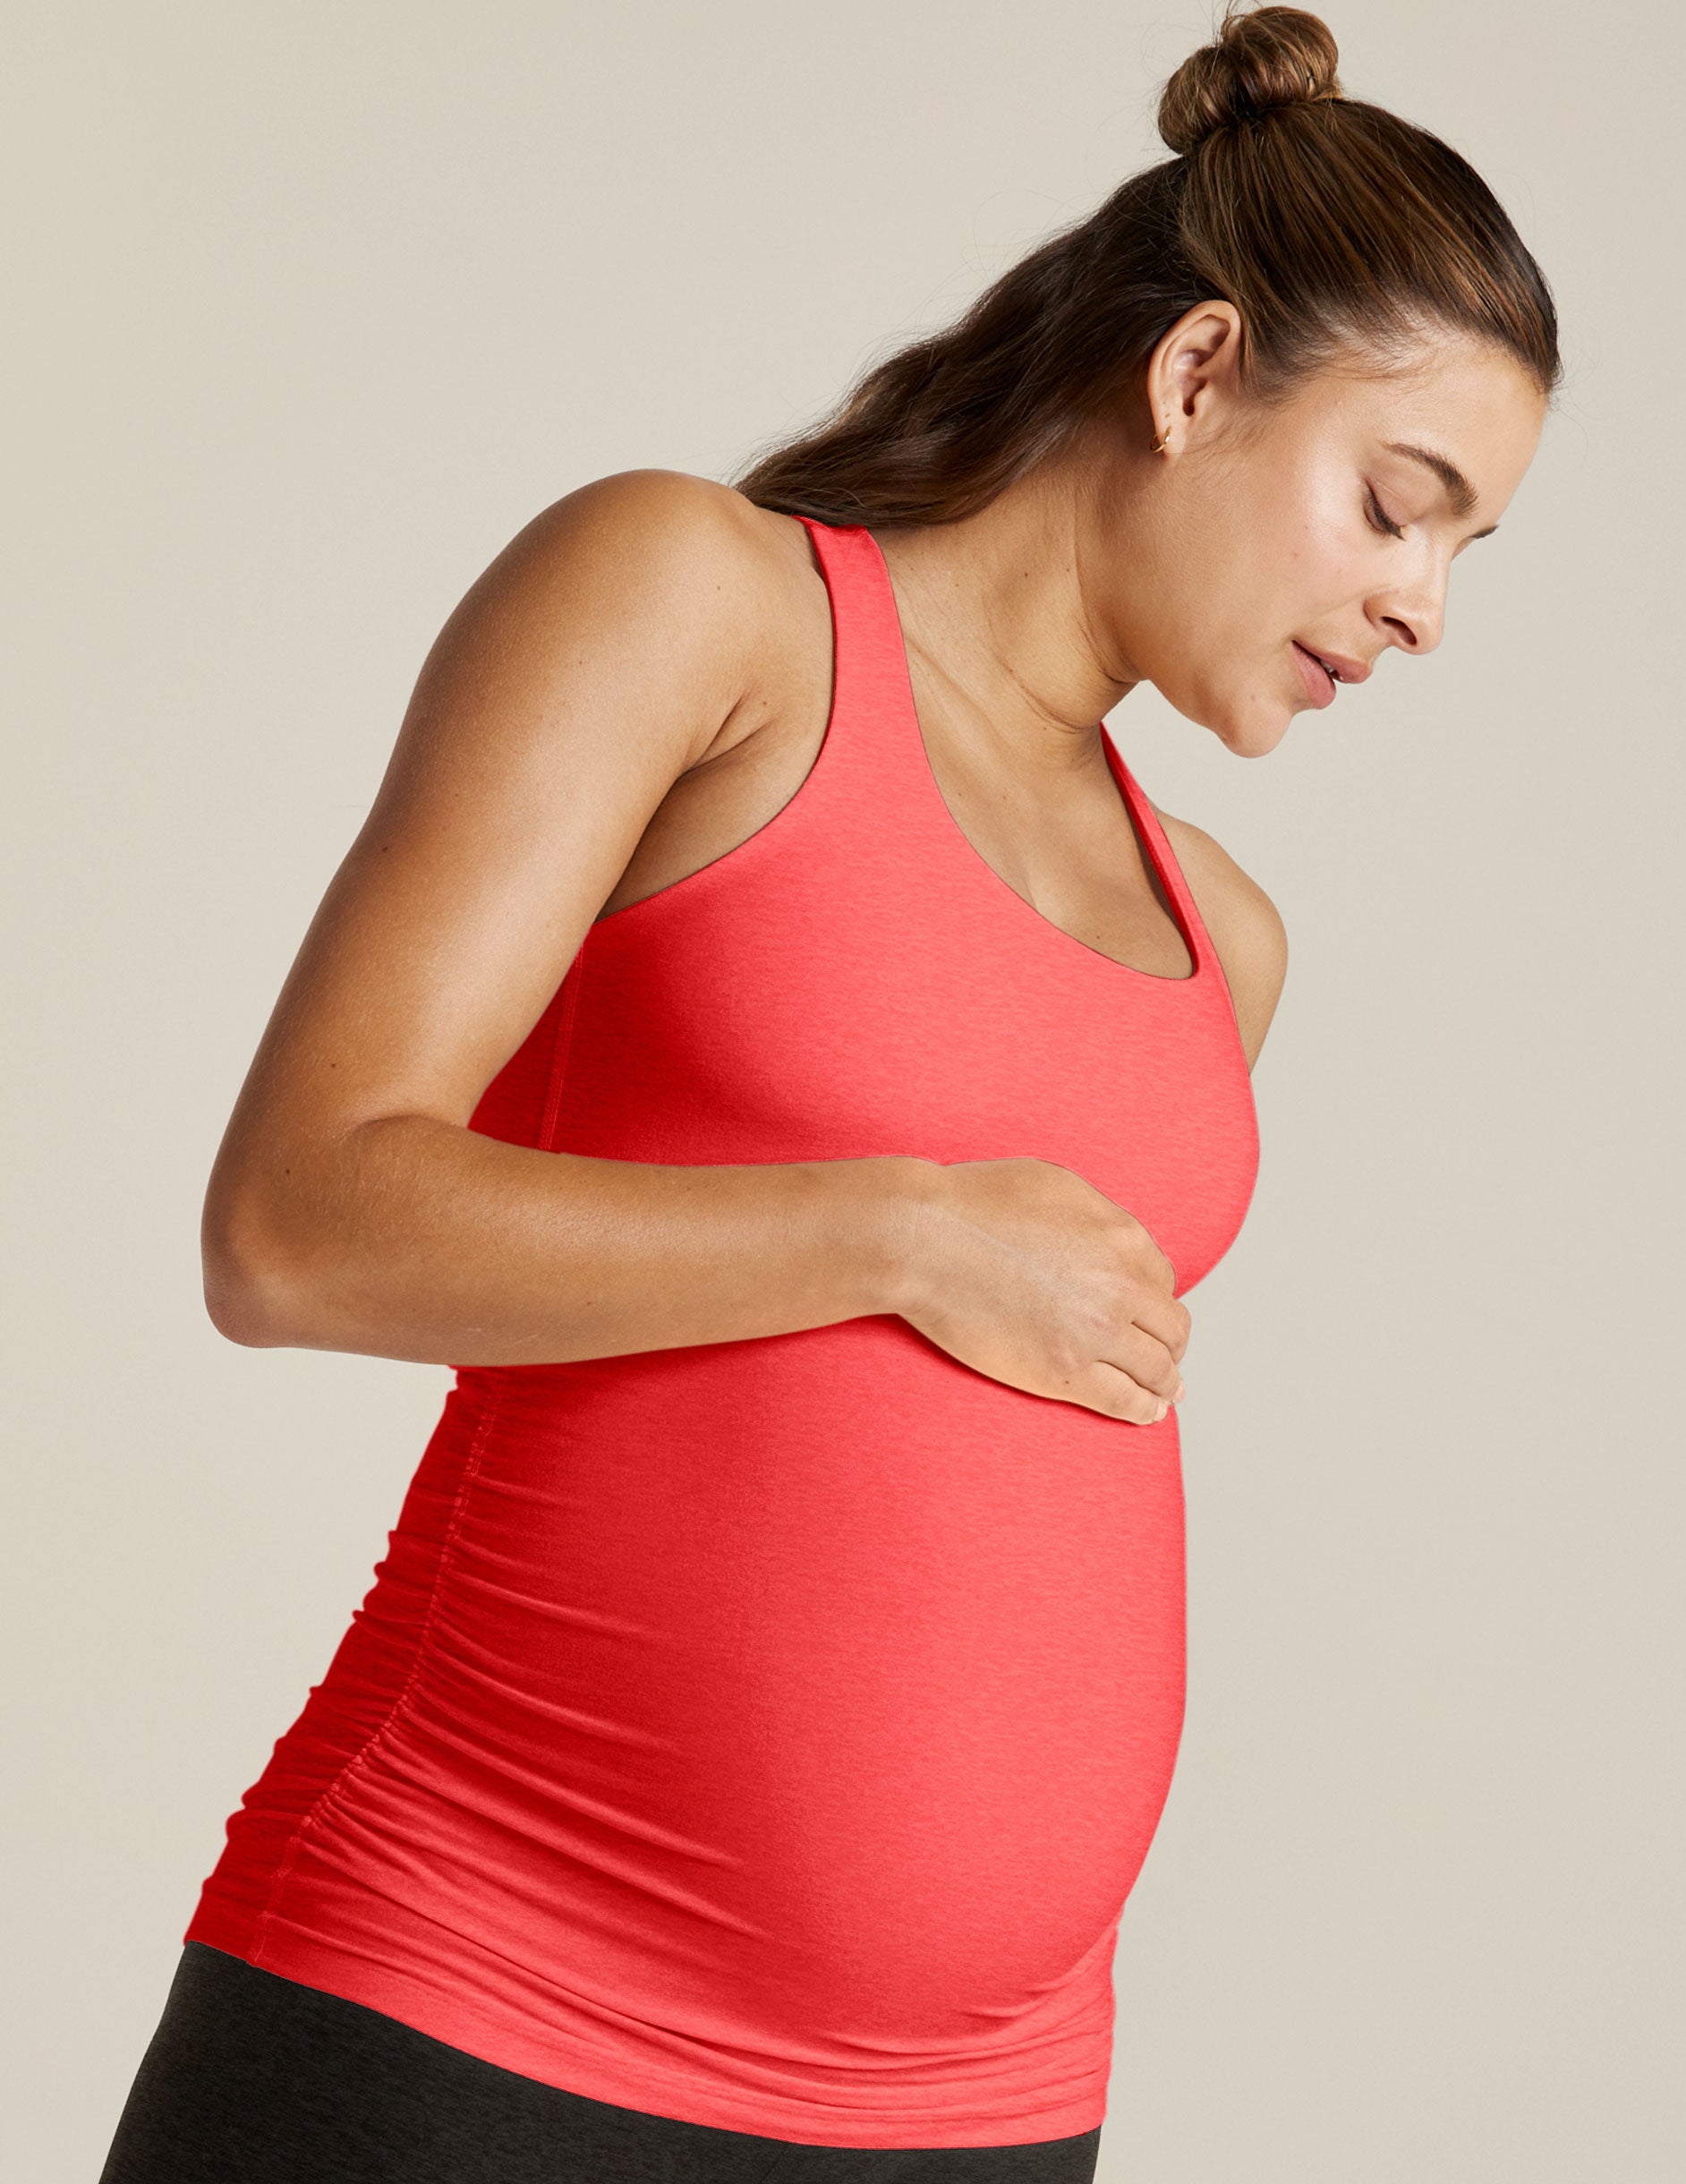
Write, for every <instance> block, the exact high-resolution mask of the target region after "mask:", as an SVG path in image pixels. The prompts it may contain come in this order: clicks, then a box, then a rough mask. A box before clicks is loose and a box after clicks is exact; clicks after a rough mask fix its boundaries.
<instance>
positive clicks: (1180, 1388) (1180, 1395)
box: [1171, 1380, 1188, 1403]
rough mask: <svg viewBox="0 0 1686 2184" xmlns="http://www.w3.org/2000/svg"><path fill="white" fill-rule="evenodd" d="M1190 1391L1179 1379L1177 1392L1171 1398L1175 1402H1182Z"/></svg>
mask: <svg viewBox="0 0 1686 2184" xmlns="http://www.w3.org/2000/svg"><path fill="white" fill-rule="evenodd" d="M1187 1394H1188V1389H1187V1388H1186V1387H1185V1386H1183V1384H1182V1382H1181V1381H1180V1380H1179V1381H1178V1383H1177V1393H1176V1394H1175V1395H1173V1396H1172V1397H1171V1401H1172V1402H1173V1403H1180V1402H1181V1401H1182V1399H1183V1397H1184V1396H1185V1395H1187Z"/></svg>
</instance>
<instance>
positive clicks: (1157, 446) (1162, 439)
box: [1154, 425, 1171, 455]
mask: <svg viewBox="0 0 1686 2184" xmlns="http://www.w3.org/2000/svg"><path fill="white" fill-rule="evenodd" d="M1170 440H1171V427H1170V426H1169V425H1167V426H1166V427H1165V429H1164V431H1162V433H1161V434H1160V436H1159V438H1158V439H1156V440H1155V441H1154V454H1155V455H1163V454H1164V452H1165V450H1166V448H1167V447H1168V445H1169V444H1170Z"/></svg>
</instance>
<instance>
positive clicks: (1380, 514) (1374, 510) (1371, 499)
mask: <svg viewBox="0 0 1686 2184" xmlns="http://www.w3.org/2000/svg"><path fill="white" fill-rule="evenodd" d="M1364 498H1365V503H1366V512H1367V515H1368V516H1369V519H1370V524H1371V527H1372V528H1373V529H1375V530H1376V531H1384V532H1386V533H1387V535H1388V536H1389V537H1390V538H1395V539H1402V538H1403V537H1404V535H1405V526H1404V525H1403V524H1396V523H1395V522H1394V521H1393V518H1392V516H1390V515H1389V514H1388V512H1387V510H1386V509H1385V508H1384V507H1383V506H1382V504H1381V502H1380V501H1379V500H1378V499H1376V497H1375V488H1374V487H1373V486H1370V487H1367V488H1366V489H1365V496H1364Z"/></svg>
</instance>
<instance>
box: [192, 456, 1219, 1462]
mask: <svg viewBox="0 0 1686 2184" xmlns="http://www.w3.org/2000/svg"><path fill="white" fill-rule="evenodd" d="M771 539H772V534H771V533H769V531H768V530H767V528H766V526H765V520H764V518H763V517H762V516H760V515H759V514H757V513H756V512H754V511H753V510H751V509H750V508H749V504H748V503H747V502H745V501H744V500H743V499H741V497H739V496H737V495H735V494H732V493H730V492H729V491H728V490H727V489H725V488H723V487H719V486H714V485H711V484H710V483H708V482H706V481H704V480H701V479H693V478H685V477H682V476H680V475H678V474H677V473H670V472H634V473H626V474H624V475H622V476H620V477H616V478H609V479H604V480H601V481H600V482H598V483H597V484H595V485H592V486H588V487H586V488H584V489H583V491H580V492H578V493H575V494H572V495H570V496H569V497H568V498H567V499H565V500H561V501H558V503H557V504H556V505H555V507H554V508H548V509H546V510H545V512H544V514H543V515H542V516H539V517H538V518H536V519H535V520H534V522H533V523H532V524H530V525H528V526H527V528H526V529H525V530H524V532H522V533H521V534H520V535H519V536H518V537H517V538H516V539H515V540H514V541H513V542H511V544H510V545H509V546H508V547H507V549H506V550H505V551H504V552H503V553H502V554H500V555H499V556H498V559H497V560H496V561H495V562H493V564H492V565H491V567H490V568H489V569H488V570H487V571H486V573H485V575H484V576H481V578H480V580H479V581H478V582H477V583H476V584H474V585H473V587H472V588H471V590H470V591H469V593H467V595H466V597H465V598H464V601H462V603H461V605H460V606H459V607H458V608H457V609H456V612H455V613H454V614H453V615H452V616H451V618H450V619H449V620H448V621H447V624H446V627H445V628H444V629H443V631H442V632H441V633H440V636H439V640H438V642H437V643H436V644H435V645H434V647H433V649H432V651H431V652H430V654H429V656H428V659H427V661H426V662H425V664H424V666H423V668H422V671H421V677H420V678H419V680H418V682H417V685H416V688H415V692H414V695H413V697H412V700H411V703H410V705H409V708H408V710H407V712H406V713H405V716H404V722H403V725H402V728H401V729H400V731H399V735H398V739H397V743H396V746H395V749H394V752H393V756H392V760H391V764H389V766H388V767H387V773H386V776H385V779H384V780H383V781H382V782H381V785H380V789H379V794H378V795H377V797H376V798H375V802H374V806H373V807H372V809H371V810H370V815H369V818H368V821H367V822H366V823H365V824H364V826H363V828H362V831H361V832H360V833H359V834H358V836H357V839H356V840H355V841H354V842H353V845H352V847H351V849H350V851H349V852H348V853H347V855H346V857H345V862H344V864H343V865H342V866H340V869H339V871H338V872H337V873H336V874H335V876H334V879H333V881H332V883H330V885H329V887H328V892H327V893H326V894H325V895H324V897H323V899H322V902H321V905H320V908H319V909H318V911H317V914H316V917H314V919H313V920H312V921H311V926H310V930H309V931H308V932H307V934H305V937H304V941H303V944H302V947H301V949H300V951H299V954H298V958H297V960H296V961H295V962H294V966H293V968H292V970H291V971H290V972H289V974H288V977H287V979H286V983H285V985H284V986H283V988H282V991H281V995H280V998H279V1000H278V1001H277V1003H276V1008H275V1012H274V1014H273V1016H272V1017H271V1019H270V1021H269V1024H268V1028H267V1029H266V1031H265V1033H264V1037H263V1039H262V1041H261V1043H260V1046H259V1049H258V1053H257V1055H256V1057H255V1058H254V1060H253V1062H252V1065H251V1071H250V1072H249V1073H248V1076H247V1079H246V1082H245V1084H244V1086H243V1088H242V1090H241V1094H240V1097H239V1100H238V1101H237V1102H236V1104H235V1107H234V1114H233V1116H232V1117H231V1119H230V1121H229V1124H228V1130H227V1132H226V1137H225V1139H224V1141H223V1145H222V1147H221V1150H220V1152H219V1153H218V1155H217V1163H216V1165H215V1168H214V1170H213V1172H212V1175H211V1179H210V1185H209V1190H208V1192H207V1195H206V1202H205V1217H204V1230H203V1238H204V1258H205V1294H206V1301H207V1304H208V1307H209V1310H210V1314H211V1317H212V1318H213V1319H214V1321H215V1322H216V1324H217V1327H219V1328H220V1329H221V1330H222V1332H223V1333H224V1334H226V1335H229V1336H230V1337H231V1338H232V1339H233V1340H234V1341H236V1342H241V1343H246V1344H254V1345H260V1346H268V1345H276V1344H287V1345H291V1346H293V1347H296V1348H303V1349H321V1350H352V1351H361V1352H367V1353H369V1354H370V1355H373V1356H377V1357H392V1358H406V1359H412V1360H414V1361H420V1362H427V1363H436V1364H455V1365H518V1364H538V1363H546V1362H552V1363H556V1362H565V1361H570V1360H576V1359H582V1358H590V1357H609V1356H615V1355H617V1354H622V1353H625V1352H634V1351H643V1350H657V1349H666V1348H671V1347H679V1346H684V1345H686V1344H699V1343H716V1342H729V1341H733V1340H738V1339H742V1338H745V1337H751V1336H760V1335H779V1334H786V1333H794V1332H796V1331H797V1330H800V1329H803V1328H806V1327H826V1326H830V1325H832V1324H833V1323H834V1322H836V1321H839V1320H843V1319H852V1318H856V1317H858V1316H859V1315H861V1314H863V1313H871V1312H885V1311H895V1312H900V1313H901V1314H902V1315H903V1316H904V1317H905V1318H907V1319H908V1321H909V1322H910V1323H911V1324H912V1325H913V1326H915V1327H918V1328H920V1329H921V1330H922V1331H923V1332H924V1333H925V1334H927V1335H929V1336H930V1337H931V1339H932V1341H933V1342H935V1343H937V1344H939V1345H940V1346H941V1347H942V1348H945V1349H947V1350H948V1351H949V1352H950V1353H951V1354H952V1355H954V1356H956V1357H958V1358H960V1359H961V1360H963V1361H965V1362H966V1363H967V1364H970V1365H973V1366H975V1368H976V1369H978V1370H980V1371H982V1372H984V1373H987V1374H989V1375H991V1376H992V1378H997V1379H1000V1380H1003V1381H1006V1382H1007V1383H1008V1384H1009V1385H1010V1386H1017V1387H1021V1388H1025V1389H1027V1390H1029V1391H1030V1392H1032V1393H1034V1394H1038V1395H1049V1396H1053V1397H1056V1398H1058V1399H1060V1400H1063V1401H1068V1402H1072V1403H1082V1404H1085V1405H1086V1406H1087V1407H1088V1408H1090V1409H1093V1410H1097V1411H1101V1412H1105V1413H1106V1414H1107V1415H1109V1416H1111V1417H1115V1418H1119V1419H1120V1420H1125V1421H1127V1422H1130V1423H1138V1424H1139V1423H1144V1422H1146V1421H1147V1420H1151V1419H1154V1418H1156V1417H1158V1416H1160V1415H1162V1412H1163V1411H1164V1409H1165V1407H1166V1404H1167V1403H1169V1402H1170V1401H1172V1400H1175V1398H1176V1397H1177V1395H1179V1393H1180V1390H1181V1378H1180V1376H1179V1372H1178V1369H1177V1363H1178V1361H1179V1359H1180V1357H1181V1356H1182V1354H1183V1351H1184V1348H1185V1347H1186V1345H1187V1343H1188V1311H1187V1309H1186V1308H1185V1307H1184V1306H1183V1305H1182V1304H1181V1303H1180V1302H1179V1301H1178V1300H1177V1299H1176V1298H1174V1297H1173V1295H1172V1294H1171V1285H1172V1281H1173V1278H1174V1277H1173V1273H1172V1269H1171V1262H1170V1261H1169V1260H1168V1259H1167V1258H1165V1256H1164V1254H1163V1252H1162V1251H1161V1250H1160V1249H1159V1247H1158V1245H1157V1244H1156V1243H1155V1241H1154V1239H1153V1237H1152V1236H1150V1235H1149V1233H1148V1232H1147V1231H1146V1229H1145V1227H1144V1226H1143V1225H1142V1224H1141V1223H1140V1222H1139V1221H1137V1219H1136V1218H1135V1216H1133V1215H1132V1214H1131V1213H1130V1212H1129V1211H1128V1208H1125V1207H1118V1206H1115V1205H1114V1204H1113V1203H1112V1201H1111V1199H1106V1198H1104V1197H1103V1195H1102V1193H1101V1192H1100V1191H1098V1190H1095V1189H1094V1187H1093V1186H1092V1185H1091V1184H1090V1183H1088V1182H1086V1181H1085V1180H1084V1179H1083V1178H1082V1177H1081V1176H1078V1175H1077V1174H1075V1173H1072V1172H1071V1171H1070V1170H1069V1169H1067V1168H1062V1167H1060V1166H1057V1165H1052V1164H1050V1163H1048V1162H1045V1161H1040V1160H1035V1159H1031V1158H1025V1159H1008V1160H999V1161H968V1162H958V1163H955V1164H953V1165H942V1164H939V1163H936V1162H933V1161H928V1160H924V1159H920V1158H917V1157H915V1156H896V1155H886V1156H882V1157H879V1158H870V1159H859V1160H843V1161H797V1162H790V1163H783V1164H767V1165H714V1166H696V1167H679V1166H669V1165H659V1164H652V1163H642V1162H634V1161H616V1160H600V1159H594V1158H588V1157H584V1156H578V1155H575V1154H570V1153H550V1152H544V1151H540V1150H538V1149H536V1148H534V1147H525V1146H515V1145H507V1144H505V1143H503V1142H502V1141H501V1140H499V1139H492V1138H489V1137H485V1136H482V1135H481V1133H479V1132H478V1131H475V1130H470V1129H469V1128H468V1122H469V1119H470V1117H471V1116H472V1114H473V1111H474V1108H475V1107H476V1105H478V1103H479V1100H480V1096H481V1093H482V1092H483V1091H484V1089H485V1088H486V1087H487V1085H488V1084H490V1081H491V1079H493V1077H495V1076H496V1075H497V1073H498V1071H499V1070H500V1069H501V1068H502V1066H503V1064H504V1063H505V1062H506V1061H507V1059H508V1058H509V1056H510V1055H511V1054H514V1053H515V1049H516V1048H517V1047H518V1046H519V1045H520V1044H521V1043H522V1041H523V1040H524V1038H525V1037H526V1036H527V1034H528V1032H529V1031H530V1030H531V1028H532V1026H533V1025H534V1024H535V1023H536V1022H537V1020H538V1019H539V1017H540V1016H541V1013H542V1011H543V1009H544V1006H545V1003H546V1002H548V1001H549V998H550V996H551V995H552V994H553V993H554V992H555V991H556V988H557V986H558V985H559V984H560V983H561V980H562V977H563V976H564V974H565V973H566V969H567V968H568V965H569V964H570V963H571V962H572V960H574V957H575V954H576V953H577V952H578V950H579V947H580V944H581V943H582V941H583V938H584V935H585V934H586V931H587V929H588V928H589V926H590V925H591V923H592V919H593V918H594V917H596V915H597V913H598V912H599V911H600V909H602V907H603V905H604V904H605V902H607V901H608V900H609V898H610V896H611V895H612V894H613V893H614V892H615V889H616V885H617V881H619V880H620V878H621V876H622V874H623V873H624V872H625V871H626V867H627V866H628V863H629V860H630V859H631V857H632V855H633V852H634V849H635V848H637V847H638V845H639V844H640V843H641V842H642V841H643V837H644V834H645V830H646V828H647V827H648V825H649V822H650V820H651V815H653V814H654V813H655V812H656V810H657V809H658V807H659V806H660V805H661V804H662V803H663V801H664V799H665V798H666V797H667V794H668V790H669V789H671V788H672V786H673V784H674V782H675V781H676V780H677V778H678V777H679V776H680V775H681V774H683V773H685V772H688V771H689V770H690V769H692V768H693V767H695V766H697V765H699V764H701V763H702V761H703V760H704V759H707V758H711V757H714V756H718V755H720V754H722V753H724V752H726V751H728V750H730V749H732V748H733V747H734V746H735V744H736V743H737V741H738V740H740V739H741V738H743V737H745V736H746V735H748V734H749V733H751V732H753V730H754V729H755V728H756V727H757V726H758V725H759V724H762V723H764V722H765V721H767V720H768V719H769V718H770V717H772V716H773V715H775V714H777V712H778V696H777V694H776V693H775V694H773V695H771V696H770V693H769V690H768V689H767V688H764V687H762V680H763V671H764V669H765V663H766V662H767V661H769V660H770V659H771V660H772V661H779V659H781V658H783V659H785V660H786V661H788V656H789V650H788V631H789V624H790V621H791V619H792V617H793V615H796V616H797V617H800V615H801V613H802V612H803V611H805V610H804V607H803V593H802V592H801V589H800V582H801V572H800V570H799V569H796V570H794V571H793V567H792V565H791V563H790V562H789V560H788V559H780V558H779V554H778V553H776V552H775V550H774V548H773V545H772V543H771ZM814 582H815V585H816V586H819V579H818V576H817V574H815V576H814ZM808 603H809V604H811V605H812V607H813V610H814V612H815V614H816V616H818V617H819V618H820V619H821V620H822V621H824V622H825V623H826V624H828V625H829V619H830V611H829V608H828V607H827V606H826V604H825V602H824V599H823V587H822V586H819V591H818V593H817V595H816V594H815V593H810V594H809V595H808ZM816 627H817V626H816ZM773 679H774V680H775V681H777V680H778V679H779V672H778V670H777V669H775V670H773ZM787 680H788V678H787Z"/></svg>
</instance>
